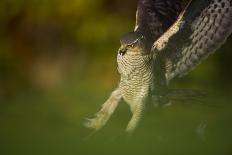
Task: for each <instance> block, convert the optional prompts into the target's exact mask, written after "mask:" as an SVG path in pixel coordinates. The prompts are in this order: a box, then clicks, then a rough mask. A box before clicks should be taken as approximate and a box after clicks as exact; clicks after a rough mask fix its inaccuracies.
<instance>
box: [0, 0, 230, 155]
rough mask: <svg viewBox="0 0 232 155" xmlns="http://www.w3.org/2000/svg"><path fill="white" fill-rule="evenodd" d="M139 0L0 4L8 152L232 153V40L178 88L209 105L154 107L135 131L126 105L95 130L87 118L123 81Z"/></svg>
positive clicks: (2, 149)
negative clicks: (121, 65)
mask: <svg viewBox="0 0 232 155" xmlns="http://www.w3.org/2000/svg"><path fill="white" fill-rule="evenodd" d="M185 2H186V1H185ZM136 3H137V1H136V0H123V1H121V0H69V1H67V0H66V1H65V0H49V1H48V0H1V1H0V154H1V155H21V154H22V155H27V154H28V155H32V154H35V155H53V154H55V155H74V154H75V155H81V154H86V155H88V154H91V155H92V154H93V155H95V154H99V155H104V154H107V155H108V154H122V155H124V154H125V155H127V154H131V155H134V154H135V155H136V154H138V155H140V154H141V155H142V154H143V155H144V154H145V155H146V154H158V155H172V154H177V155H181V154H183V155H185V154H194V155H195V154H202V155H208V154H209V155H214V154H215V155H229V154H232V132H231V131H232V123H231V122H232V82H231V79H232V70H231V65H232V61H231V58H232V52H231V50H232V38H231V37H230V38H229V39H228V40H227V42H226V43H225V44H224V45H223V46H222V47H221V48H220V49H218V51H217V52H216V53H215V54H214V55H212V56H210V57H209V58H208V60H207V61H204V62H203V63H202V64H201V65H200V66H198V67H197V68H196V69H195V70H194V71H192V72H191V73H190V74H188V75H187V76H185V77H183V78H180V79H175V80H173V81H172V83H171V85H170V87H171V88H188V89H199V90H204V91H206V92H207V94H208V97H207V98H206V99H205V100H204V101H200V102H197V103H191V102H184V103H176V104H174V105H172V106H170V107H166V108H162V107H158V108H155V107H153V106H152V105H148V106H147V107H146V110H145V112H144V115H143V119H142V121H141V122H140V124H139V127H138V129H137V130H136V131H135V133H134V134H133V135H126V134H125V132H124V129H125V127H126V124H127V122H128V121H129V119H130V116H131V114H130V110H129V107H128V106H127V105H126V104H125V103H124V102H122V103H121V104H120V105H119V108H118V109H117V110H116V112H115V113H114V115H113V116H112V118H111V119H110V121H109V122H108V124H107V125H106V126H105V127H104V128H103V129H102V130H101V131H99V132H97V133H95V134H94V135H92V136H88V135H89V134H90V133H91V130H89V129H86V128H84V127H83V123H84V120H85V118H86V117H91V116H93V114H94V113H95V112H97V111H98V110H99V109H100V107H101V104H102V103H104V101H105V100H106V99H107V98H108V96H109V95H110V93H111V91H112V90H113V89H114V88H115V87H116V86H117V84H118V81H119V74H118V73H117V64H116V54H117V49H118V47H119V38H120V37H121V36H122V35H123V34H124V33H126V32H128V31H131V30H133V27H134V24H135V11H136ZM183 3H184V2H183Z"/></svg>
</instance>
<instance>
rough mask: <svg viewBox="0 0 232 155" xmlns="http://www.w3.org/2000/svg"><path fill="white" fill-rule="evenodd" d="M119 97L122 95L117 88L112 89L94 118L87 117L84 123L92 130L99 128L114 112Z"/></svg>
mask: <svg viewBox="0 0 232 155" xmlns="http://www.w3.org/2000/svg"><path fill="white" fill-rule="evenodd" d="M121 98H122V95H121V93H120V91H119V89H116V90H115V91H113V93H112V94H111V96H110V97H109V99H108V100H107V101H106V102H105V103H104V104H103V105H102V108H101V110H100V111H99V112H98V113H96V114H95V117H94V118H90V119H87V121H86V122H85V123H84V125H85V126H86V127H87V128H91V129H94V130H99V129H101V128H102V127H103V126H104V125H105V124H106V122H107V121H108V120H109V119H110V117H111V115H112V114H113V113H114V110H115V109H116V108H117V106H118V103H119V101H120V100H121Z"/></svg>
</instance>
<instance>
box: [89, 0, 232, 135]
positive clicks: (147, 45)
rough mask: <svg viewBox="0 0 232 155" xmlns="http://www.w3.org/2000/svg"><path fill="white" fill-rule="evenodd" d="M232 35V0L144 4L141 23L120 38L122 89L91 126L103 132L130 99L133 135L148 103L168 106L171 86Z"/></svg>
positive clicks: (142, 0) (145, 0)
mask: <svg viewBox="0 0 232 155" xmlns="http://www.w3.org/2000/svg"><path fill="white" fill-rule="evenodd" d="M231 32H232V0H190V1H189V2H188V3H187V5H186V7H185V8H184V9H183V10H182V8H181V2H180V0H139V1H138V5H137V11H136V24H135V28H134V30H133V31H132V32H128V33H126V34H125V35H123V36H122V38H121V39H120V44H121V46H120V48H119V50H118V51H117V64H118V72H119V74H120V76H121V77H120V82H119V84H118V87H117V88H116V89H115V90H114V91H113V92H112V93H111V95H110V97H109V98H108V99H107V100H106V102H105V103H104V104H103V105H102V107H101V109H100V111H99V112H97V113H96V114H95V117H93V118H90V119H87V121H86V122H85V126H86V127H88V128H91V129H94V130H95V131H97V130H99V129H101V128H102V127H103V126H104V125H105V124H106V123H107V121H108V120H109V119H110V117H111V115H112V114H113V113H114V111H115V109H116V108H117V106H118V104H119V102H120V101H121V100H124V101H125V102H126V103H127V104H128V105H129V106H130V110H131V113H132V117H131V119H130V121H129V122H128V124H127V127H126V132H128V133H132V132H133V131H134V130H135V129H136V127H137V126H138V123H139V121H140V119H141V116H142V113H143V111H144V108H145V105H146V103H148V102H159V101H162V99H163V98H165V96H168V95H167V94H169V93H170V91H169V89H168V85H169V83H170V81H171V80H172V79H174V78H175V77H182V76H184V75H186V74H187V73H189V72H190V71H191V70H193V69H194V68H195V67H196V66H197V65H198V64H200V63H201V62H202V61H203V60H205V59H206V58H207V57H208V56H209V55H210V54H212V53H214V52H215V51H216V50H217V49H218V48H219V47H220V46H221V45H222V44H223V43H225V42H226V39H227V38H228V37H229V36H230V34H231Z"/></svg>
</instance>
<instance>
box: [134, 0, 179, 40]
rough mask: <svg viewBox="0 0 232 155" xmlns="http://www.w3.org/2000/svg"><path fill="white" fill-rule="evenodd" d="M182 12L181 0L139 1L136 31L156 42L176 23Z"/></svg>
mask: <svg viewBox="0 0 232 155" xmlns="http://www.w3.org/2000/svg"><path fill="white" fill-rule="evenodd" d="M180 12H181V3H180V0H139V1H138V7H137V12H136V26H135V31H139V32H141V33H143V34H145V35H146V36H148V37H150V39H151V40H152V41H153V42H154V41H155V40H156V39H158V38H159V37H160V36H161V35H162V34H163V33H164V32H165V31H166V30H167V29H168V28H169V27H170V26H171V25H172V24H173V23H174V22H175V20H176V18H177V17H178V15H179V14H180Z"/></svg>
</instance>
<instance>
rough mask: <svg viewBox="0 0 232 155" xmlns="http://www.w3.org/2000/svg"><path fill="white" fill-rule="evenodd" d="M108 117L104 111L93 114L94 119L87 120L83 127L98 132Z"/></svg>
mask: <svg viewBox="0 0 232 155" xmlns="http://www.w3.org/2000/svg"><path fill="white" fill-rule="evenodd" d="M109 117H110V116H109V114H108V113H107V112H106V111H99V112H98V113H96V114H95V117H94V118H87V119H86V122H85V123H84V125H85V127H87V128H91V129H94V130H99V129H101V128H102V127H103V126H104V125H105V124H106V122H107V121H108V119H109Z"/></svg>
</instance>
